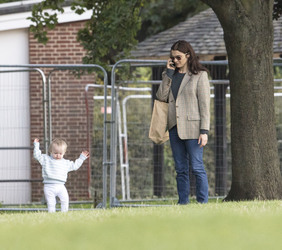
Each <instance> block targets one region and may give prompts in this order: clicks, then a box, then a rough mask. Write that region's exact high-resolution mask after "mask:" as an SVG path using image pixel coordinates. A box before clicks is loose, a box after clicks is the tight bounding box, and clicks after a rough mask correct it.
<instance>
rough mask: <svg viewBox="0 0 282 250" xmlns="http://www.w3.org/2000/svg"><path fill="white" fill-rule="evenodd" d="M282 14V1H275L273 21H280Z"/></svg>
mask: <svg viewBox="0 0 282 250" xmlns="http://www.w3.org/2000/svg"><path fill="white" fill-rule="evenodd" d="M281 14H282V0H275V1H274V5H273V19H276V20H277V19H278V18H279V17H280V16H281Z"/></svg>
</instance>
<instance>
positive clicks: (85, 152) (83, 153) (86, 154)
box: [81, 151, 89, 158]
mask: <svg viewBox="0 0 282 250" xmlns="http://www.w3.org/2000/svg"><path fill="white" fill-rule="evenodd" d="M81 154H82V155H84V156H85V157H86V158H88V157H89V152H88V151H82V152H81Z"/></svg>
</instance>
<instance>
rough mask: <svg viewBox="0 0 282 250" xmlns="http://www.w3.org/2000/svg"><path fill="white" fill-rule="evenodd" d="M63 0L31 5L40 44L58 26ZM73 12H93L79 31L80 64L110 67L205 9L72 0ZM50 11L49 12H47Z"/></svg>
mask: <svg viewBox="0 0 282 250" xmlns="http://www.w3.org/2000/svg"><path fill="white" fill-rule="evenodd" d="M64 4H65V1H64V0H45V1H43V2H41V3H38V4H36V5H34V7H33V11H32V16H31V17H30V18H29V19H30V20H31V21H32V22H33V24H32V25H31V27H30V29H31V31H32V32H33V33H34V36H35V38H36V39H37V40H38V41H39V42H41V43H47V41H48V30H51V29H54V28H55V27H56V25H57V24H58V18H57V14H58V13H63V12H64V9H63V6H64ZM71 8H72V10H73V11H74V12H75V13H77V14H78V15H79V14H82V13H83V12H85V11H86V10H92V11H93V13H92V17H91V19H90V20H89V21H88V22H87V24H86V26H85V28H84V29H82V30H80V31H79V32H78V40H79V41H80V42H81V44H82V45H83V47H84V48H85V50H86V51H87V55H86V56H85V57H84V58H83V63H94V64H102V65H103V66H105V65H109V64H113V63H115V62H116V61H117V60H119V59H121V58H122V57H128V55H129V52H130V51H131V50H132V48H134V46H135V45H136V44H137V43H138V41H141V40H143V39H145V38H146V37H148V36H151V35H153V34H156V33H158V32H160V31H162V30H165V29H167V28H170V27H172V26H173V25H176V24H177V23H179V22H180V21H184V20H185V19H186V18H187V16H188V15H189V14H190V15H193V14H194V13H197V12H199V11H201V10H203V9H205V8H207V6H206V5H205V4H203V3H202V2H200V1H195V0H187V1H181V0H166V1H165V0H153V1H149V0H131V1H125V0H115V1H109V0H96V1H92V0H81V1H71ZM48 9H49V10H50V9H51V10H53V12H52V13H50V12H48V11H47V10H48Z"/></svg>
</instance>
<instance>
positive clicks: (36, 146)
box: [33, 138, 43, 165]
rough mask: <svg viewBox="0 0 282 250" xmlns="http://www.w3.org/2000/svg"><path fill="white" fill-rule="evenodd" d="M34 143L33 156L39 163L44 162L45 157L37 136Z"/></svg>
mask: <svg viewBox="0 0 282 250" xmlns="http://www.w3.org/2000/svg"><path fill="white" fill-rule="evenodd" d="M33 144H34V150H33V157H34V158H35V159H36V160H38V161H39V163H40V164H41V165H42V164H43V158H42V154H41V150H40V149H39V139H38V138H35V139H34V141H33Z"/></svg>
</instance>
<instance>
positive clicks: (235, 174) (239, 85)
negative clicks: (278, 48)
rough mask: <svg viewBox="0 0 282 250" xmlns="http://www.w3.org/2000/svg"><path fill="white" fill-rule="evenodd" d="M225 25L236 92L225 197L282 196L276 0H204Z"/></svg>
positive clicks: (232, 114) (275, 197) (231, 78)
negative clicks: (275, 69) (275, 60)
mask: <svg viewBox="0 0 282 250" xmlns="http://www.w3.org/2000/svg"><path fill="white" fill-rule="evenodd" d="M203 2H206V3H207V4H209V5H210V6H211V7H212V8H213V10H214V12H215V13H216V15H217V16H218V19H219V21H220V23H221V25H222V27H223V30H224V40H225V45H226V49H227V54H228V61H229V70H230V74H229V75H230V91H231V147H232V185H231V190H230V192H229V194H228V195H227V197H226V199H225V200H227V201H228V200H236V201H238V200H253V199H262V200H268V199H281V198H282V193H281V187H282V185H281V183H282V181H281V180H282V179H281V173H280V166H279V157H278V147H277V137H276V129H275V113H274V88H273V87H274V84H273V67H272V64H273V59H272V56H273V50H272V46H273V23H272V8H273V0H227V1H226V0H225V1H223V0H203Z"/></svg>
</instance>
